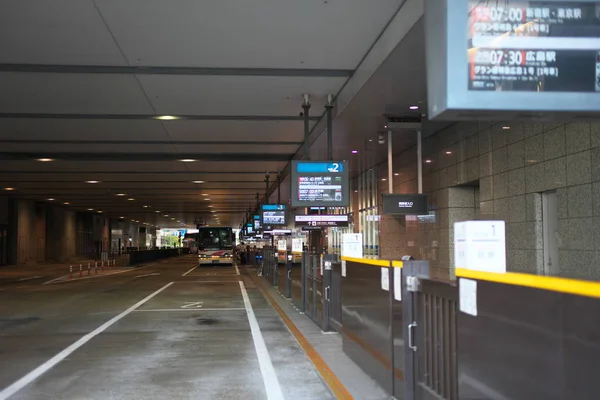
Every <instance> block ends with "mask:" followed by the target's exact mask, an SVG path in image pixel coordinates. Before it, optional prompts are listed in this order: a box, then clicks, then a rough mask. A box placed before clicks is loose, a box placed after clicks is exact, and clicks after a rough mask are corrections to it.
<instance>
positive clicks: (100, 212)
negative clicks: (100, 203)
mask: <svg viewBox="0 0 600 400" xmlns="http://www.w3.org/2000/svg"><path fill="white" fill-rule="evenodd" d="M96 212H97V213H98V214H102V213H103V212H104V211H96Z"/></svg>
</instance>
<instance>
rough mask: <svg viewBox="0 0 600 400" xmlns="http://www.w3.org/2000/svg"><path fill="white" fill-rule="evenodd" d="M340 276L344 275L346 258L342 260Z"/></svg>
mask: <svg viewBox="0 0 600 400" xmlns="http://www.w3.org/2000/svg"><path fill="white" fill-rule="evenodd" d="M342 276H343V277H345V276H346V260H342Z"/></svg>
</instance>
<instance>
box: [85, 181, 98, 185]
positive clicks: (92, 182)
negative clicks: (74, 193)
mask: <svg viewBox="0 0 600 400" xmlns="http://www.w3.org/2000/svg"><path fill="white" fill-rule="evenodd" d="M85 183H89V184H92V185H93V184H95V183H100V181H85Z"/></svg>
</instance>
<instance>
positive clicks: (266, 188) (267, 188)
mask: <svg viewBox="0 0 600 400" xmlns="http://www.w3.org/2000/svg"><path fill="white" fill-rule="evenodd" d="M265 204H269V174H266V175H265Z"/></svg>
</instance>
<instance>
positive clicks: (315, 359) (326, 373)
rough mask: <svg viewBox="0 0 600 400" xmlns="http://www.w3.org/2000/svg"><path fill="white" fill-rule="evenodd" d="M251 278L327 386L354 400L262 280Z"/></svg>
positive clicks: (345, 399) (341, 397)
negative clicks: (264, 286) (263, 284)
mask: <svg viewBox="0 0 600 400" xmlns="http://www.w3.org/2000/svg"><path fill="white" fill-rule="evenodd" d="M249 275H250V279H252V281H253V282H254V283H255V284H256V286H257V287H258V289H259V290H260V291H261V293H262V294H263V295H264V296H265V298H266V299H267V300H268V302H269V303H271V306H272V307H273V308H274V309H275V311H277V314H279V318H281V320H282V321H283V323H284V324H285V325H286V326H287V328H288V329H289V330H290V332H292V335H294V337H295V338H296V341H297V342H298V344H299V345H300V347H302V350H304V352H305V353H306V355H307V356H308V358H309V359H310V361H311V362H312V363H313V365H314V366H315V368H316V369H317V371H319V374H320V375H321V377H322V378H323V380H324V381H325V382H326V383H327V386H329V388H330V389H331V391H332V392H333V394H334V396H335V397H336V398H337V399H338V400H354V397H352V395H351V394H350V392H348V389H346V388H345V387H344V385H343V384H342V382H340V380H339V379H338V377H337V376H336V375H335V374H334V373H333V371H332V370H331V369H330V368H329V366H328V365H327V363H325V361H324V360H323V358H322V357H321V356H320V355H319V353H317V351H316V350H315V348H314V347H313V346H312V345H311V344H310V342H309V341H308V339H306V337H305V336H304V335H303V334H302V332H300V330H299V329H298V328H297V327H296V324H294V322H293V321H292V320H291V319H290V318H289V317H288V316H287V314H286V313H285V311H283V309H282V308H281V307H280V306H279V304H277V302H276V301H275V300H274V299H273V297H271V295H270V294H269V293H268V292H267V291H266V290H265V289H264V288H263V286H262V283H261V282H257V281H256V280H255V278H254V276H253V275H252V273H250V274H249Z"/></svg>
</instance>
